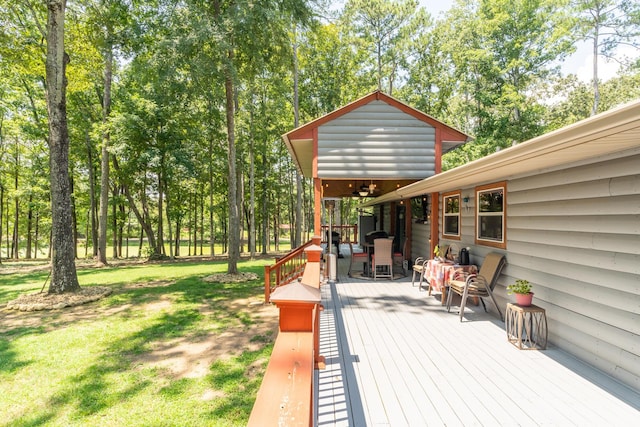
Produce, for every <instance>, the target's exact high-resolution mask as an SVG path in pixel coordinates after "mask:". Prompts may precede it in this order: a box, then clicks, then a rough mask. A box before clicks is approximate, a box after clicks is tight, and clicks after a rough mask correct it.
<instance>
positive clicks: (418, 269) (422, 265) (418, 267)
mask: <svg viewBox="0 0 640 427" xmlns="http://www.w3.org/2000/svg"><path fill="white" fill-rule="evenodd" d="M440 248H441V251H442V253H443V254H446V253H447V252H448V251H449V245H442V246H441V247H440ZM429 259H430V258H429V257H418V258H416V260H415V261H414V262H413V267H412V269H413V275H412V276H411V286H415V285H414V283H415V281H416V274H419V275H420V284H419V285H418V289H419V290H420V291H422V282H423V281H424V272H425V270H426V269H427V263H428V262H429ZM429 295H431V287H429Z"/></svg>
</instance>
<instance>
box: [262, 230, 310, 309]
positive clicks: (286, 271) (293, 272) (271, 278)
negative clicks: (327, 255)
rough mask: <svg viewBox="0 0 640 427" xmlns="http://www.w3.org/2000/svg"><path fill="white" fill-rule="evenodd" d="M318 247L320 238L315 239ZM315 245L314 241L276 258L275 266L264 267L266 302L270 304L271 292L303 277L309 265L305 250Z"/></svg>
mask: <svg viewBox="0 0 640 427" xmlns="http://www.w3.org/2000/svg"><path fill="white" fill-rule="evenodd" d="M315 241H316V242H317V243H315V244H317V245H319V244H320V240H319V237H318V238H315ZM311 244H314V239H311V240H309V241H308V242H307V243H305V244H303V245H302V246H299V247H297V248H295V249H294V250H292V251H291V252H289V253H288V254H286V255H285V256H283V257H280V258H276V263H275V264H273V265H265V266H264V302H265V303H267V302H269V298H270V296H271V292H273V291H274V290H275V289H276V288H277V287H278V286H282V285H286V284H287V283H291V282H293V281H294V280H296V279H297V278H298V277H300V276H302V273H303V272H304V266H305V265H306V263H307V257H306V256H305V254H304V250H305V248H306V247H307V246H309V245H311Z"/></svg>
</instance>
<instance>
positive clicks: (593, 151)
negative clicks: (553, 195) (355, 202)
mask: <svg viewBox="0 0 640 427" xmlns="http://www.w3.org/2000/svg"><path fill="white" fill-rule="evenodd" d="M633 149H640V100H637V101H634V102H632V103H629V104H626V105H623V106H621V107H619V108H615V109H612V110H609V111H606V112H604V113H601V114H598V115H596V116H593V117H590V118H587V119H584V120H582V121H579V122H577V123H574V124H573V125H570V126H566V127H564V128H561V129H558V130H555V131H553V132H550V133H547V134H545V135H541V136H539V137H536V138H533V139H531V140H529V141H526V142H523V143H521V144H518V145H515V146H513V147H510V148H507V149H505V150H502V151H499V152H497V153H494V154H491V155H489V156H486V157H483V158H481V159H478V160H475V161H473V162H470V163H467V164H465V165H462V166H458V167H457V168H455V169H451V170H448V171H446V172H442V173H440V174H438V175H435V176H432V177H430V178H426V179H424V180H422V181H418V182H415V183H413V184H410V185H407V186H405V187H402V188H399V189H397V190H395V191H392V192H390V193H387V194H385V195H382V196H380V197H378V198H376V199H372V200H370V201H368V202H366V203H363V206H373V205H377V204H381V203H385V202H391V201H396V200H402V199H407V198H411V197H416V196H419V195H423V194H428V193H434V192H443V191H450V190H454V189H458V188H464V187H469V186H474V185H480V184H484V183H488V182H494V181H502V180H505V179H509V178H511V177H514V176H522V175H526V174H534V173H536V172H543V171H546V170H550V169H552V168H557V167H560V166H562V165H566V164H571V163H577V162H585V161H590V160H593V159H600V158H603V157H604V156H608V155H613V154H616V153H621V152H626V151H628V150H633Z"/></svg>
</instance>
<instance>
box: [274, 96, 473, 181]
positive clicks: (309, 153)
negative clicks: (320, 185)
mask: <svg viewBox="0 0 640 427" xmlns="http://www.w3.org/2000/svg"><path fill="white" fill-rule="evenodd" d="M375 101H381V102H384V103H386V104H388V105H390V106H392V107H394V108H395V109H397V110H400V111H402V112H404V113H406V114H408V115H409V116H411V117H413V118H414V119H417V120H419V121H421V122H424V123H427V124H428V125H430V126H433V127H434V128H437V129H438V132H439V134H440V136H441V139H440V141H441V150H442V153H446V152H448V151H450V150H452V149H454V148H456V147H458V146H459V145H462V144H464V143H465V142H467V141H469V140H471V138H470V137H469V136H468V135H466V134H464V133H463V132H461V131H459V130H457V129H455V128H453V127H451V126H448V125H446V124H444V123H442V122H441V121H439V120H437V119H435V118H433V117H431V116H429V115H428V114H425V113H423V112H422V111H419V110H417V109H415V108H413V107H411V106H409V105H407V104H405V103H403V102H401V101H399V100H397V99H395V98H393V97H391V96H389V95H387V94H385V93H383V92H381V91H375V92H372V93H370V94H368V95H366V96H364V97H362V98H360V99H358V100H356V101H353V102H351V103H349V104H347V105H345V106H344V107H341V108H339V109H337V110H335V111H333V112H331V113H329V114H326V115H324V116H322V117H319V118H317V119H315V120H313V121H311V122H309V123H306V124H304V125H302V126H300V127H298V128H296V129H293V130H291V131H289V132H287V133H286V134H284V135H282V139H283V141H284V143H285V144H286V146H287V149H288V150H289V153H290V155H291V157H292V159H293V161H294V163H295V165H296V167H297V169H298V171H300V172H301V173H302V174H303V175H304V176H305V177H308V178H309V177H313V172H314V171H313V161H314V156H318V153H317V151H316V150H317V149H318V147H317V146H315V145H314V136H315V138H318V137H319V135H318V132H319V129H320V128H321V127H322V126H323V125H325V124H327V123H329V122H334V121H336V119H338V118H340V117H343V116H345V115H346V114H348V113H351V112H353V111H355V110H357V109H360V108H361V107H363V106H365V105H367V104H370V103H373V102H375ZM425 176H426V175H425Z"/></svg>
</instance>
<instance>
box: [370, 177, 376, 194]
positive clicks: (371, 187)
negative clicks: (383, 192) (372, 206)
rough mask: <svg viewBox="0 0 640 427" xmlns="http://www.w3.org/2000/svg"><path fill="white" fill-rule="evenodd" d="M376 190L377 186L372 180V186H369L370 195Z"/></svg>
mask: <svg viewBox="0 0 640 427" xmlns="http://www.w3.org/2000/svg"><path fill="white" fill-rule="evenodd" d="M375 189H376V185H375V184H374V183H373V180H371V184H369V193H373V192H374V191H375Z"/></svg>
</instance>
